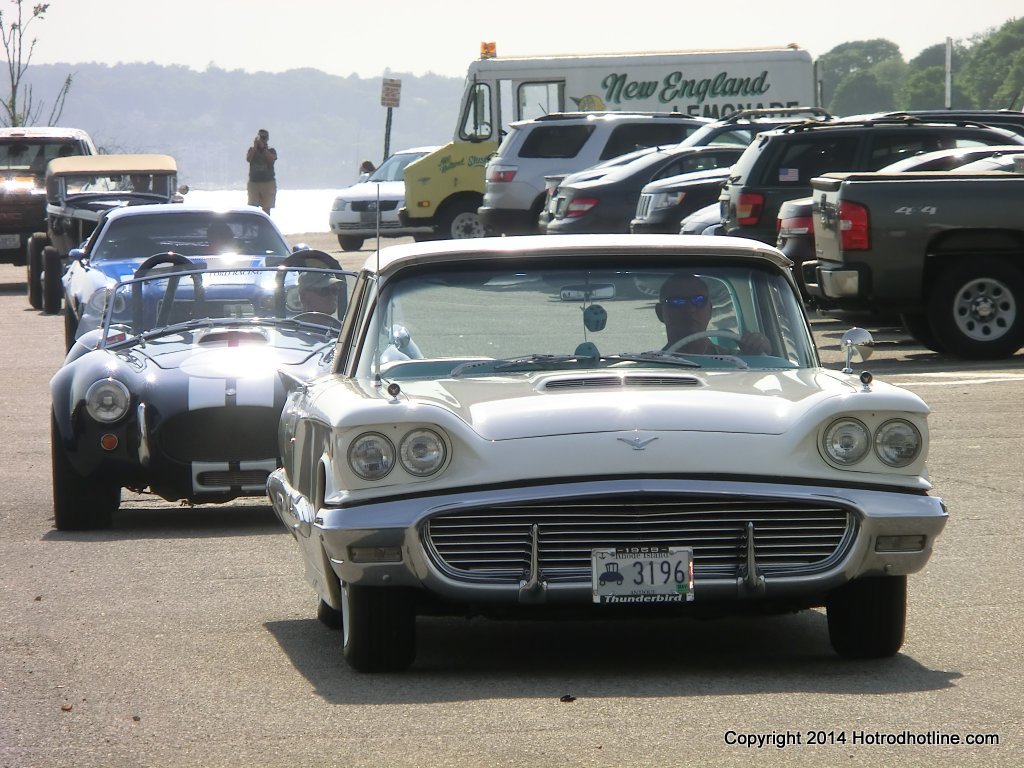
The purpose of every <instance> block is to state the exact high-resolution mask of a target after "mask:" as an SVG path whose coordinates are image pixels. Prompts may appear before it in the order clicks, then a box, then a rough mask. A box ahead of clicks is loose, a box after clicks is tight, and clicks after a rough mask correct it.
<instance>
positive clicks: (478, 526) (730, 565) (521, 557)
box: [424, 495, 857, 583]
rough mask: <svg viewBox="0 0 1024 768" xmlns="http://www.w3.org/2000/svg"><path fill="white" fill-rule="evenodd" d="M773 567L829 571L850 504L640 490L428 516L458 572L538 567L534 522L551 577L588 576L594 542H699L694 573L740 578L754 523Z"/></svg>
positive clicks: (848, 531) (438, 559) (431, 533)
mask: <svg viewBox="0 0 1024 768" xmlns="http://www.w3.org/2000/svg"><path fill="white" fill-rule="evenodd" d="M748 523H753V526H754V552H755V557H756V560H757V564H758V568H759V569H760V571H761V573H763V574H764V575H766V576H782V575H786V576H793V575H804V574H809V573H814V572H817V571H821V570H824V569H826V568H828V567H830V566H831V565H832V564H833V563H834V562H835V561H837V560H838V559H839V558H841V557H842V556H843V554H844V553H845V552H846V551H847V550H848V549H849V547H850V545H851V544H852V542H853V539H854V535H855V533H856V529H857V519H856V517H855V516H854V515H853V514H851V513H850V512H849V511H847V510H846V509H843V508H841V507H839V506H832V505H827V504H824V505H823V504H810V503H800V502H793V501H789V500H772V499H754V498H743V497H740V498H731V499H725V500H723V499H722V498H721V497H692V496H686V497H673V496H648V497H640V498H638V497H637V496H635V495H630V496H615V497H601V498H585V499H568V500H559V501H552V502H542V501H539V502H531V503H527V504H511V505H503V506H496V507H488V508H477V509H473V510H467V511H460V512H456V513H452V514H446V515H440V516H438V517H435V518H433V519H431V520H430V521H428V523H427V524H426V526H425V528H424V538H425V541H426V543H427V549H428V551H429V552H430V555H431V557H432V558H433V560H434V562H435V563H436V564H437V566H438V567H439V568H441V570H443V571H444V572H445V573H446V574H448V575H449V576H451V577H452V578H455V579H459V580H464V581H476V582H480V581H486V582H494V583H499V582H500V583H505V582H517V581H518V580H520V579H522V578H524V577H525V576H526V575H527V574H528V572H529V567H530V552H531V548H532V544H531V530H532V528H533V526H534V525H536V526H537V529H538V556H539V564H540V570H541V573H542V575H543V578H544V579H545V580H547V581H549V582H563V583H573V582H581V583H582V582H585V583H589V582H590V577H591V576H590V574H591V564H590V557H591V550H592V549H595V548H606V547H625V546H636V545H661V546H684V547H693V551H694V578H695V579H698V580H699V579H701V578H735V577H737V576H739V575H741V573H742V572H743V570H744V569H745V567H746V549H747V547H746V529H747V524H748Z"/></svg>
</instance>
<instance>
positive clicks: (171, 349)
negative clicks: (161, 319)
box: [127, 326, 334, 379]
mask: <svg viewBox="0 0 1024 768" xmlns="http://www.w3.org/2000/svg"><path fill="white" fill-rule="evenodd" d="M333 346H334V341H333V339H327V338H325V337H323V336H319V335H316V334H307V333H296V332H293V331H288V332H285V331H281V330H278V329H276V328H273V327H269V326H261V327H254V328H250V327H247V328H228V327H224V328H204V329H201V330H198V331H197V330H193V331H185V332H176V333H173V334H170V335H167V336H157V337H155V338H150V339H148V340H147V341H146V342H145V343H143V344H137V345H135V346H133V347H132V348H131V349H130V351H129V352H128V353H127V354H128V356H129V357H130V358H131V359H132V363H133V367H136V368H144V367H146V366H148V365H150V364H152V365H155V366H157V367H158V368H162V369H164V370H171V369H178V370H180V371H181V372H182V373H184V374H185V375H187V376H190V377H192V378H212V379H224V378H252V377H253V376H276V375H277V370H278V369H279V368H282V367H286V366H301V365H303V364H304V363H307V362H309V361H311V360H313V359H314V358H319V357H320V356H321V355H322V354H324V353H325V352H327V351H328V350H330V349H332V348H333Z"/></svg>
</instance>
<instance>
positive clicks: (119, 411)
mask: <svg viewBox="0 0 1024 768" xmlns="http://www.w3.org/2000/svg"><path fill="white" fill-rule="evenodd" d="M131 401H132V398H131V395H129V394H128V387H126V386H125V385H124V384H122V383H121V382H120V381H118V380H117V379H101V380H100V381H96V382H93V384H92V386H91V387H89V389H88V390H87V391H86V393H85V410H86V412H88V414H89V415H90V416H91V417H92V418H93V419H95V420H96V421H99V422H102V423H103V424H112V423H113V422H115V421H118V420H119V419H121V418H122V417H123V416H124V415H125V414H126V413H128V408H129V406H130V405H131Z"/></svg>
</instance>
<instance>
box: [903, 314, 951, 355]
mask: <svg viewBox="0 0 1024 768" xmlns="http://www.w3.org/2000/svg"><path fill="white" fill-rule="evenodd" d="M900 322H901V323H903V328H904V329H905V330H906V332H907V333H909V334H910V337H911V338H912V339H913V340H914V341H916V342H917V343H918V344H920V345H921V346H922V347H924V348H926V349H930V350H932V351H933V352H945V351H946V350H945V348H944V347H943V346H942V345H941V344H940V343H939V340H938V339H937V338H935V334H934V333H933V332H932V324H931V322H930V321H929V320H928V315H926V314H925V313H924V312H906V313H904V314H902V315H900Z"/></svg>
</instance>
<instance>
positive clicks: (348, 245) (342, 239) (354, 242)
mask: <svg viewBox="0 0 1024 768" xmlns="http://www.w3.org/2000/svg"><path fill="white" fill-rule="evenodd" d="M363 240H364V238H362V237H355V236H354V235H338V245H340V246H341V250H343V251H358V250H359V249H360V248H362V247H363Z"/></svg>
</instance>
